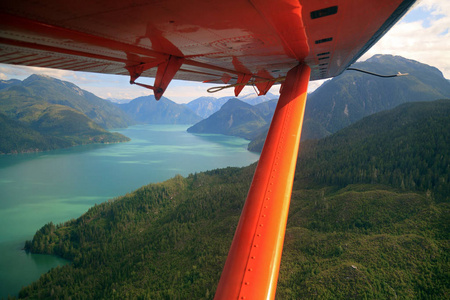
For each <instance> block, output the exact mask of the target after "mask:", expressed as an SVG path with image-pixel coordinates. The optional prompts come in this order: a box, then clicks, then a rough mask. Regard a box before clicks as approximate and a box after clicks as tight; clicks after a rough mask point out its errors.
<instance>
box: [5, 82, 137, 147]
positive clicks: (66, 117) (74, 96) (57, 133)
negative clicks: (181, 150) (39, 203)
mask: <svg viewBox="0 0 450 300" xmlns="http://www.w3.org/2000/svg"><path fill="white" fill-rule="evenodd" d="M5 85H6V86H5ZM5 85H4V88H2V89H0V113H2V127H3V129H4V130H3V131H2V133H0V139H1V140H2V149H1V150H0V152H2V153H4V154H5V153H23V152H36V151H47V150H53V149H57V148H66V147H70V146H75V145H83V144H90V143H117V142H124V141H128V140H129V139H128V138H127V137H125V136H123V135H121V134H118V133H111V132H108V131H106V130H105V129H104V128H103V127H101V125H103V126H105V127H111V126H114V127H115V126H127V125H128V124H132V123H133V122H132V121H131V119H130V118H129V117H128V116H126V115H125V113H123V112H122V111H120V110H119V109H118V108H116V107H115V106H114V105H113V104H110V103H108V102H107V101H105V100H102V99H100V98H98V97H96V96H94V95H93V94H91V93H89V92H86V91H84V90H82V89H80V88H79V87H77V86H76V85H74V84H72V83H70V82H65V81H61V80H58V79H55V78H51V77H48V76H41V75H31V76H29V77H28V78H26V79H25V80H23V81H17V80H13V81H8V83H6V84H5ZM88 115H90V116H91V117H94V118H93V119H91V118H89V116H88ZM94 120H96V121H98V122H99V123H100V124H98V123H96V122H95V121H94Z"/></svg>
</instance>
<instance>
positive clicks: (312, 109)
mask: <svg viewBox="0 0 450 300" xmlns="http://www.w3.org/2000/svg"><path fill="white" fill-rule="evenodd" d="M352 67H353V68H359V69H362V70H366V71H370V72H375V73H379V74H384V75H389V74H397V73H399V72H401V73H408V75H407V76H400V77H394V78H380V77H376V76H371V75H367V74H364V73H359V72H356V71H346V72H344V73H343V74H342V75H340V76H338V77H335V78H333V79H331V80H329V81H326V82H325V83H324V84H323V85H322V86H321V87H319V88H318V89H317V90H316V91H314V92H313V93H311V94H310V95H308V99H307V102H306V108H305V117H304V122H303V129H302V140H308V139H320V138H322V137H325V136H327V135H330V134H331V133H334V132H337V131H338V130H340V129H342V128H344V127H346V126H348V125H350V124H353V123H354V122H356V121H358V120H360V119H361V118H363V117H365V116H368V115H371V114H373V113H376V112H380V111H383V110H388V109H391V108H394V107H396V106H398V105H400V104H402V103H407V102H416V101H433V100H437V99H447V98H450V82H449V81H448V80H447V79H445V78H444V76H443V75H442V72H440V71H439V70H438V69H437V68H435V67H431V66H428V65H426V64H422V63H420V62H417V61H414V60H410V59H406V58H403V57H400V56H392V55H375V56H373V57H372V58H370V59H368V60H367V61H365V62H359V63H356V64H354V65H353V66H352ZM266 135H267V131H265V132H263V133H261V134H260V135H259V136H257V137H256V138H255V139H254V140H253V141H252V142H251V143H250V144H249V150H251V151H256V152H260V151H261V149H262V146H263V144H264V141H265V137H266Z"/></svg>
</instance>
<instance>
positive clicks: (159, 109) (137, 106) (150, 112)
mask: <svg viewBox="0 0 450 300" xmlns="http://www.w3.org/2000/svg"><path fill="white" fill-rule="evenodd" d="M116 105H117V107H120V108H121V109H122V110H123V111H124V112H126V113H127V114H128V115H129V116H131V117H132V118H133V119H134V120H135V121H136V122H138V123H145V124H194V123H196V122H199V121H200V120H202V118H201V117H200V116H198V115H197V114H196V113H194V112H193V111H191V110H190V109H189V108H187V107H186V106H184V105H182V104H177V103H175V102H173V101H172V100H170V99H168V98H166V97H162V98H161V100H159V101H156V99H155V97H154V96H145V97H139V98H136V99H133V100H132V101H130V102H128V103H123V104H116Z"/></svg>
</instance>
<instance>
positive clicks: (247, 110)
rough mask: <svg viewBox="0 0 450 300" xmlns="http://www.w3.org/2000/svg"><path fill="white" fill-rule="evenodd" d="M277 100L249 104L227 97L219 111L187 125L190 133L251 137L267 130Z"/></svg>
mask: <svg viewBox="0 0 450 300" xmlns="http://www.w3.org/2000/svg"><path fill="white" fill-rule="evenodd" d="M276 104H277V100H270V101H267V102H262V103H259V104H257V105H254V106H253V105H250V104H248V103H245V102H243V101H241V100H239V99H237V98H231V99H229V100H228V101H227V102H226V103H225V104H224V105H223V106H222V107H221V108H220V110H219V111H217V112H215V113H214V114H212V115H211V116H209V117H208V118H207V119H204V120H202V121H200V122H198V123H197V124H195V125H193V126H191V127H189V128H188V129H187V131H188V132H191V133H219V134H225V135H233V136H238V137H242V138H245V139H252V138H254V137H256V136H257V135H258V134H260V133H261V132H263V131H265V130H267V128H268V127H269V125H270V121H271V119H272V116H273V112H274V111H275V106H276Z"/></svg>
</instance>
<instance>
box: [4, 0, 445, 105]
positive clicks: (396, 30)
mask: <svg viewBox="0 0 450 300" xmlns="http://www.w3.org/2000/svg"><path fill="white" fill-rule="evenodd" d="M375 54H392V55H399V56H403V57H405V58H408V59H413V60H417V61H420V62H422V63H425V64H428V65H431V66H434V67H436V68H438V69H439V70H440V71H441V72H442V73H443V74H444V77H445V78H447V79H450V1H449V0H421V1H418V3H416V4H415V5H414V6H413V8H412V9H411V10H410V11H409V12H408V13H407V14H406V15H405V16H404V17H403V18H402V20H401V21H400V22H399V23H397V24H396V25H394V27H392V28H391V30H390V31H389V32H388V33H387V34H386V35H385V36H383V37H382V38H381V39H380V40H379V41H378V43H377V44H375V46H374V47H372V48H371V49H370V50H369V51H368V52H367V53H366V54H364V55H363V56H362V57H361V58H360V61H364V60H366V59H368V58H370V57H372V56H373V55H375ZM31 74H44V75H48V76H51V77H55V78H58V79H61V80H65V81H69V82H72V83H74V84H76V85H78V86H79V87H80V88H82V89H84V90H87V91H89V92H91V93H94V94H95V95H97V96H99V97H101V98H104V99H107V98H114V99H134V98H137V97H140V96H147V95H149V94H153V93H152V91H150V90H147V89H145V88H142V87H138V86H131V85H130V84H129V77H127V76H118V75H104V74H96V73H86V72H74V71H65V70H56V69H44V68H36V67H24V66H12V65H6V64H0V79H3V80H9V79H13V78H14V79H20V80H23V79H25V78H27V77H28V76H30V75H31ZM141 82H142V83H146V84H152V82H153V79H150V78H144V79H142V80H141ZM322 83H323V81H312V82H310V84H309V91H310V92H311V91H313V90H315V89H316V88H318V87H319V86H320V85H321V84H322ZM216 85H217V84H214V85H212V84H204V83H199V82H188V81H181V80H173V81H172V82H171V83H170V85H169V88H168V89H167V91H166V92H165V94H164V96H165V97H167V98H169V99H171V100H173V101H175V102H177V103H187V102H189V101H192V100H194V99H196V98H198V97H202V96H209V97H210V96H213V97H216V98H220V97H225V96H230V97H232V96H234V94H233V89H225V90H223V91H222V92H218V93H214V94H210V93H208V92H207V91H206V90H207V89H208V88H210V87H212V86H216ZM278 89H279V85H278V86H273V87H272V89H271V90H270V92H271V93H273V94H278ZM250 93H255V91H254V90H253V88H252V87H246V88H245V89H244V90H243V91H242V92H241V95H246V94H250Z"/></svg>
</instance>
